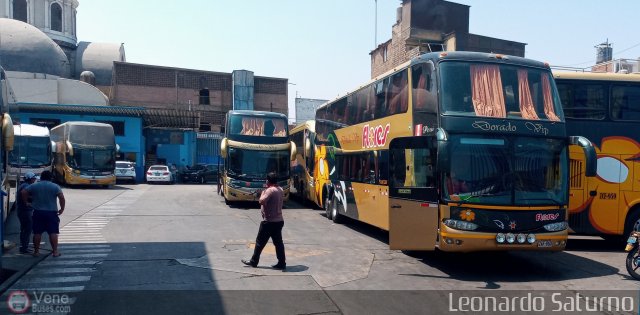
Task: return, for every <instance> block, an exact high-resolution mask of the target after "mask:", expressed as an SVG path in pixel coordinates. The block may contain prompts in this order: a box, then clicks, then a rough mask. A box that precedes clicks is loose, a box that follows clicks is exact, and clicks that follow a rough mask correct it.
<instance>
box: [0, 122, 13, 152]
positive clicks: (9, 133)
mask: <svg viewBox="0 0 640 315" xmlns="http://www.w3.org/2000/svg"><path fill="white" fill-rule="evenodd" d="M2 140H4V149H5V150H6V151H12V150H13V141H14V138H13V121H12V120H11V116H9V114H4V115H2Z"/></svg>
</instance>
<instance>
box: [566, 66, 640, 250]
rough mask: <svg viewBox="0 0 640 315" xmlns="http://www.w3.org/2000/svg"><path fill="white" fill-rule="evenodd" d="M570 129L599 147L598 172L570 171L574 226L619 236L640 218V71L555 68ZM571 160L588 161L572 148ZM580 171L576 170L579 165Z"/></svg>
mask: <svg viewBox="0 0 640 315" xmlns="http://www.w3.org/2000/svg"><path fill="white" fill-rule="evenodd" d="M554 77H555V81H556V85H557V86H558V92H559V95H560V99H561V100H562V106H563V107H564V113H565V117H566V124H567V131H568V132H569V133H572V134H580V135H583V136H585V137H587V138H588V139H589V140H590V141H591V142H592V143H593V144H594V146H595V147H596V152H597V176H596V177H593V178H586V177H584V176H583V174H581V173H580V172H574V169H573V168H572V169H571V172H570V178H571V180H570V182H569V183H570V197H569V227H570V228H571V230H572V231H573V232H574V233H578V234H584V235H599V236H603V237H605V238H611V239H619V238H620V236H626V235H628V234H629V233H630V231H631V229H632V227H633V225H634V224H635V223H636V222H637V221H638V219H640V75H638V74H621V73H588V72H555V73H554ZM570 156H571V161H572V163H575V164H579V163H583V162H584V156H583V155H582V154H581V152H580V151H579V150H578V151H572V152H571V154H570ZM576 170H577V169H576Z"/></svg>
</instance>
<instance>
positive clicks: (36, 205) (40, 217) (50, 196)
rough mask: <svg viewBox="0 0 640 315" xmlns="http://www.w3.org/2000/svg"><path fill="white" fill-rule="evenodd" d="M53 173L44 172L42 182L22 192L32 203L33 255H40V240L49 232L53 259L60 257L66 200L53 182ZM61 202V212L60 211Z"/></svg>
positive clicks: (41, 176) (23, 196) (29, 204)
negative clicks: (61, 222) (62, 219)
mask: <svg viewBox="0 0 640 315" xmlns="http://www.w3.org/2000/svg"><path fill="white" fill-rule="evenodd" d="M51 178H52V175H51V171H43V172H42V174H40V181H39V182H37V183H35V184H33V185H30V186H28V187H27V188H25V189H23V190H22V198H24V199H25V200H29V199H28V198H31V202H30V203H29V202H28V203H27V205H28V206H31V207H32V208H33V255H34V256H38V255H39V254H40V252H39V249H40V240H41V239H42V233H43V232H47V234H49V239H50V240H51V249H52V250H53V257H58V256H60V252H59V251H58V234H60V218H59V217H58V216H59V215H61V214H62V212H64V207H65V199H64V194H63V193H62V189H60V186H58V185H57V184H55V183H52V182H51ZM58 201H60V210H58Z"/></svg>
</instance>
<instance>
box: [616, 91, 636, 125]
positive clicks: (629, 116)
mask: <svg viewBox="0 0 640 315" xmlns="http://www.w3.org/2000/svg"><path fill="white" fill-rule="evenodd" d="M611 111H612V113H611V114H612V116H613V118H614V119H620V120H640V86H613V88H612V89H611Z"/></svg>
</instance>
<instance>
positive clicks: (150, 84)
mask: <svg viewBox="0 0 640 315" xmlns="http://www.w3.org/2000/svg"><path fill="white" fill-rule="evenodd" d="M113 71H114V78H113V84H112V86H111V91H110V92H109V100H110V103H111V104H112V105H120V106H143V107H146V108H156V109H169V110H181V111H195V112H198V113H200V130H201V131H218V132H219V131H221V126H223V125H224V124H223V122H224V116H225V114H226V112H227V111H229V110H230V109H232V108H236V109H254V110H262V111H272V112H278V113H283V114H285V115H286V114H287V112H288V89H287V87H288V79H281V78H268V77H258V76H256V77H254V76H253V73H252V72H250V71H246V70H236V71H234V72H233V73H223V72H213V71H203V70H191V69H181V68H171V67H161V66H152V65H143V64H135V63H128V62H115V63H114V70H113ZM234 105H235V107H234Z"/></svg>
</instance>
